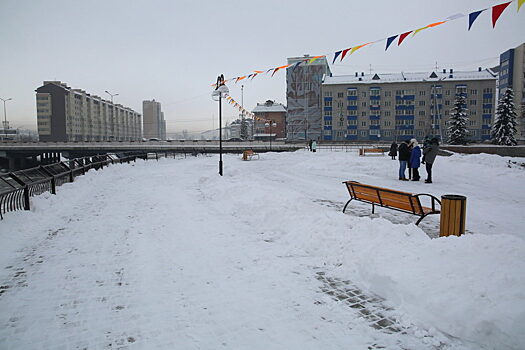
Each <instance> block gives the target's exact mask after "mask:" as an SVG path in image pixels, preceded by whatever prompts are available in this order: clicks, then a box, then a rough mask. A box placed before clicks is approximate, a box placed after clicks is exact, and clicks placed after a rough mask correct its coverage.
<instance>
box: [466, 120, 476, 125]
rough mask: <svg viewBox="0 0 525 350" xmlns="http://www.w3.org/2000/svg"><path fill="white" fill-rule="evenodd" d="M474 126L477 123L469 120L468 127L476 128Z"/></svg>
mask: <svg viewBox="0 0 525 350" xmlns="http://www.w3.org/2000/svg"><path fill="white" fill-rule="evenodd" d="M476 124H477V123H476V121H475V120H469V122H468V125H470V126H476Z"/></svg>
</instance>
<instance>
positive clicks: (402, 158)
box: [398, 140, 410, 181]
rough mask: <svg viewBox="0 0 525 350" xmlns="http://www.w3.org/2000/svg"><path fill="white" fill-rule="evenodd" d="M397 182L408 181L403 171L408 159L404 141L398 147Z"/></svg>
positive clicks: (408, 153)
mask: <svg viewBox="0 0 525 350" xmlns="http://www.w3.org/2000/svg"><path fill="white" fill-rule="evenodd" d="M398 150H399V180H402V181H408V180H407V178H406V177H405V169H406V167H407V163H408V161H409V159H410V151H409V150H408V141H407V140H405V141H403V142H401V144H400V145H399V149H398Z"/></svg>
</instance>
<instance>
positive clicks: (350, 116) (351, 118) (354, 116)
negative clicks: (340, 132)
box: [346, 115, 357, 120]
mask: <svg viewBox="0 0 525 350" xmlns="http://www.w3.org/2000/svg"><path fill="white" fill-rule="evenodd" d="M346 119H348V120H357V115H349V116H347V117H346Z"/></svg>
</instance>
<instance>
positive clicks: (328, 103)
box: [324, 101, 332, 107]
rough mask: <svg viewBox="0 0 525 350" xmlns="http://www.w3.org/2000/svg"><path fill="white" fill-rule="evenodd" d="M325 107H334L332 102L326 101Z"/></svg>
mask: <svg viewBox="0 0 525 350" xmlns="http://www.w3.org/2000/svg"><path fill="white" fill-rule="evenodd" d="M324 106H325V107H332V101H324Z"/></svg>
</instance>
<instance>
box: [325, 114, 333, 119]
mask: <svg viewBox="0 0 525 350" xmlns="http://www.w3.org/2000/svg"><path fill="white" fill-rule="evenodd" d="M324 120H332V117H331V116H329V115H325V116H324Z"/></svg>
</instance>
